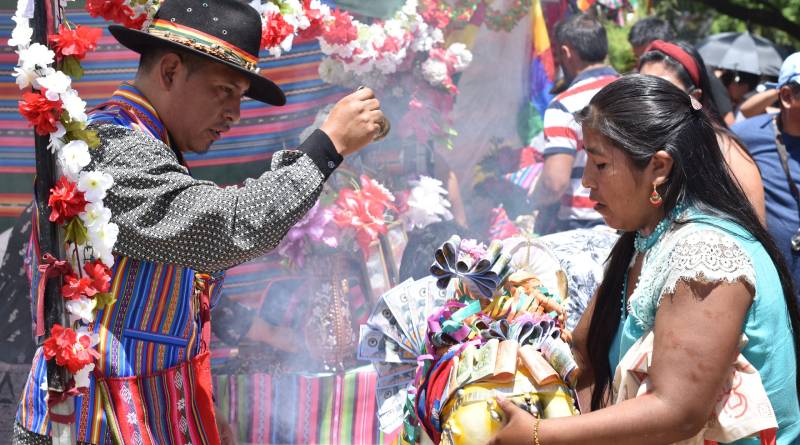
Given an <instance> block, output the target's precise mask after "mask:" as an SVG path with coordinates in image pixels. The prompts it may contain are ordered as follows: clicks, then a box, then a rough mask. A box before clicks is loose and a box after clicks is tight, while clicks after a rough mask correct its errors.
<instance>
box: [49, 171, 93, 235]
mask: <svg viewBox="0 0 800 445" xmlns="http://www.w3.org/2000/svg"><path fill="white" fill-rule="evenodd" d="M47 204H48V205H49V206H50V221H52V222H54V223H56V224H64V223H65V222H66V221H67V220H69V219H72V218H74V217H76V216H78V214H79V213H81V212H83V210H84V209H85V208H86V199H85V198H84V196H83V192H81V191H79V190H78V185H77V184H75V183H74V182H70V181H69V180H68V179H67V178H66V177H64V176H62V177H61V179H59V180H58V182H57V183H56V186H55V187H53V188H51V189H50V199H49V200H48V202H47Z"/></svg>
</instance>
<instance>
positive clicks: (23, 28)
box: [8, 15, 33, 48]
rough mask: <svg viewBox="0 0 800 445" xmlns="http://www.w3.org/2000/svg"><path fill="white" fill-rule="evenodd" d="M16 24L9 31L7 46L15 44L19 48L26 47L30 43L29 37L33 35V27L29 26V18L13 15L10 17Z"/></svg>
mask: <svg viewBox="0 0 800 445" xmlns="http://www.w3.org/2000/svg"><path fill="white" fill-rule="evenodd" d="M11 20H13V21H14V22H15V23H16V25H15V26H14V30H13V31H11V38H10V39H8V46H17V47H20V48H27V47H28V45H30V44H31V37H33V28H31V26H30V20H29V19H27V18H25V17H21V16H18V15H15V16H14V17H11Z"/></svg>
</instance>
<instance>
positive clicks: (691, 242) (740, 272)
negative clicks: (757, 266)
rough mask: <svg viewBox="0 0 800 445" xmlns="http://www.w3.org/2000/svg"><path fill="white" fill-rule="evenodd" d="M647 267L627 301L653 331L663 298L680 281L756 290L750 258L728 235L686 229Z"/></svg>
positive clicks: (643, 324)
mask: <svg viewBox="0 0 800 445" xmlns="http://www.w3.org/2000/svg"><path fill="white" fill-rule="evenodd" d="M665 238H667V239H665V240H664V242H663V243H659V244H658V245H657V247H655V248H654V249H653V250H654V251H655V252H652V255H648V256H647V257H645V264H644V266H643V267H642V273H641V275H640V277H639V282H638V283H637V286H636V289H635V290H634V291H633V294H632V295H631V298H630V300H629V301H628V313H629V314H630V315H631V316H633V317H634V320H635V322H636V324H637V325H639V327H640V328H642V329H644V330H648V329H651V328H652V327H653V324H654V323H655V319H656V311H657V310H658V306H659V305H660V304H661V298H662V297H663V296H664V295H671V294H674V293H675V287H676V286H677V285H678V283H679V282H681V281H684V282H688V281H699V282H701V283H717V282H725V283H734V282H737V281H743V282H745V283H747V284H749V285H750V286H752V287H753V288H755V281H756V280H755V270H754V268H753V264H752V262H751V260H750V256H749V255H748V254H747V252H746V251H744V249H742V247H741V246H740V245H739V244H738V243H737V242H736V239H735V238H734V237H733V236H732V235H729V234H727V233H725V232H722V231H720V230H715V229H709V228H705V227H704V228H698V227H697V226H694V227H688V226H687V227H684V228H683V229H681V230H676V231H673V232H670V233H668V235H666V236H665Z"/></svg>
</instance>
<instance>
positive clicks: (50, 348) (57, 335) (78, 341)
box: [43, 323, 100, 374]
mask: <svg viewBox="0 0 800 445" xmlns="http://www.w3.org/2000/svg"><path fill="white" fill-rule="evenodd" d="M43 350H44V356H45V358H46V359H48V360H50V359H53V358H55V359H56V364H57V365H59V366H65V367H66V368H67V370H68V371H69V372H70V373H72V374H75V373H77V372H78V371H80V370H81V369H83V367H84V366H86V365H88V364H90V363H93V362H94V360H95V359H97V358H99V357H100V354H98V353H97V351H95V350H94V349H92V339H91V338H90V337H89V336H88V335H81V336H80V338H79V337H78V334H77V333H76V332H75V331H73V330H72V329H71V328H65V327H63V326H61V325H60V324H58V323H56V324H54V325H53V327H52V329H50V338H48V339H47V340H45V342H44V344H43Z"/></svg>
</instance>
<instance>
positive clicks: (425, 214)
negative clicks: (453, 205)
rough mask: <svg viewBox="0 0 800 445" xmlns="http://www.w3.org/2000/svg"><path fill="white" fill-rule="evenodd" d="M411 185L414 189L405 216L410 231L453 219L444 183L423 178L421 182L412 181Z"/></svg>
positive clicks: (426, 177) (420, 179)
mask: <svg viewBox="0 0 800 445" xmlns="http://www.w3.org/2000/svg"><path fill="white" fill-rule="evenodd" d="M411 184H412V185H414V187H413V188H412V189H411V193H410V194H409V197H408V211H406V213H405V215H403V219H404V220H405V222H406V224H407V226H408V229H409V230H411V229H414V228H415V227H418V228H425V227H427V226H428V225H430V224H433V223H437V222H440V221H442V220H444V221H448V220H451V219H453V214H452V213H451V212H450V201H448V200H447V198H446V196H447V190H445V189H444V187H442V181H439V180H438V179H434V178H431V177H428V176H421V177H420V178H419V181H412V183H411Z"/></svg>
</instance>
